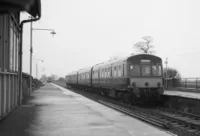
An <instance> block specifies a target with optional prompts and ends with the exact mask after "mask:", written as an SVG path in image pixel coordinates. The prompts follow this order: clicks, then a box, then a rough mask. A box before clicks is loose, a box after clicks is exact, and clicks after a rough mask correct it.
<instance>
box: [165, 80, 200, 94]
mask: <svg viewBox="0 0 200 136" xmlns="http://www.w3.org/2000/svg"><path fill="white" fill-rule="evenodd" d="M164 86H165V88H166V89H171V88H182V89H192V90H199V91H200V78H180V79H175V78H168V79H166V78H165V79H164Z"/></svg>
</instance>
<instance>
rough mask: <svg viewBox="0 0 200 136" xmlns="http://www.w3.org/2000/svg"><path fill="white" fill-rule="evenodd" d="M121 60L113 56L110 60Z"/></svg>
mask: <svg viewBox="0 0 200 136" xmlns="http://www.w3.org/2000/svg"><path fill="white" fill-rule="evenodd" d="M119 58H120V57H119V56H113V57H111V58H110V60H117V59H119Z"/></svg>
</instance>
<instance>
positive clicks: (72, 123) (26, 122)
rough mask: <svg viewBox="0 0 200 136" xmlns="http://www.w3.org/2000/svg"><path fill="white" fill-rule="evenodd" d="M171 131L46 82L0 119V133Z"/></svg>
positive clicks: (139, 134)
mask: <svg viewBox="0 0 200 136" xmlns="http://www.w3.org/2000/svg"><path fill="white" fill-rule="evenodd" d="M171 135H172V134H170V133H168V132H166V131H163V130H161V129H159V128H156V127H154V126H151V125H149V124H146V123H144V122H142V121H140V120H137V119H134V118H132V117H129V116H126V115H125V114H122V113H120V112H117V111H115V110H113V109H110V108H108V107H105V106H103V105H101V104H99V103H97V102H94V101H92V100H90V99H88V98H85V97H83V96H81V95H79V94H76V93H74V92H71V91H69V90H67V89H65V88H62V87H59V86H56V85H53V84H50V83H48V84H46V85H45V86H44V87H42V88H41V89H39V90H37V91H35V92H34V93H33V94H32V96H31V97H30V99H28V100H27V102H26V104H25V105H22V106H20V107H19V108H17V109H16V110H14V111H13V112H12V113H11V114H10V115H8V116H7V117H6V118H5V119H4V120H3V121H1V122H0V136H171Z"/></svg>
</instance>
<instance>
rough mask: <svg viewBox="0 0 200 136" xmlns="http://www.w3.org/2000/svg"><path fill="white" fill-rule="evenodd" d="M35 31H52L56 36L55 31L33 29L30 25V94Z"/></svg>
mask: <svg viewBox="0 0 200 136" xmlns="http://www.w3.org/2000/svg"><path fill="white" fill-rule="evenodd" d="M33 30H37V31H50V34H52V35H53V36H54V35H55V34H56V32H55V31H54V29H41V28H33V23H32V22H31V25H30V93H31V92H32V56H33Z"/></svg>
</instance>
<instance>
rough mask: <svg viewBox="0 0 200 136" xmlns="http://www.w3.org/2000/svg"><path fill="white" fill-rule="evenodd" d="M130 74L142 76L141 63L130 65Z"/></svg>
mask: <svg viewBox="0 0 200 136" xmlns="http://www.w3.org/2000/svg"><path fill="white" fill-rule="evenodd" d="M130 75H131V76H140V66H139V65H130Z"/></svg>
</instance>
